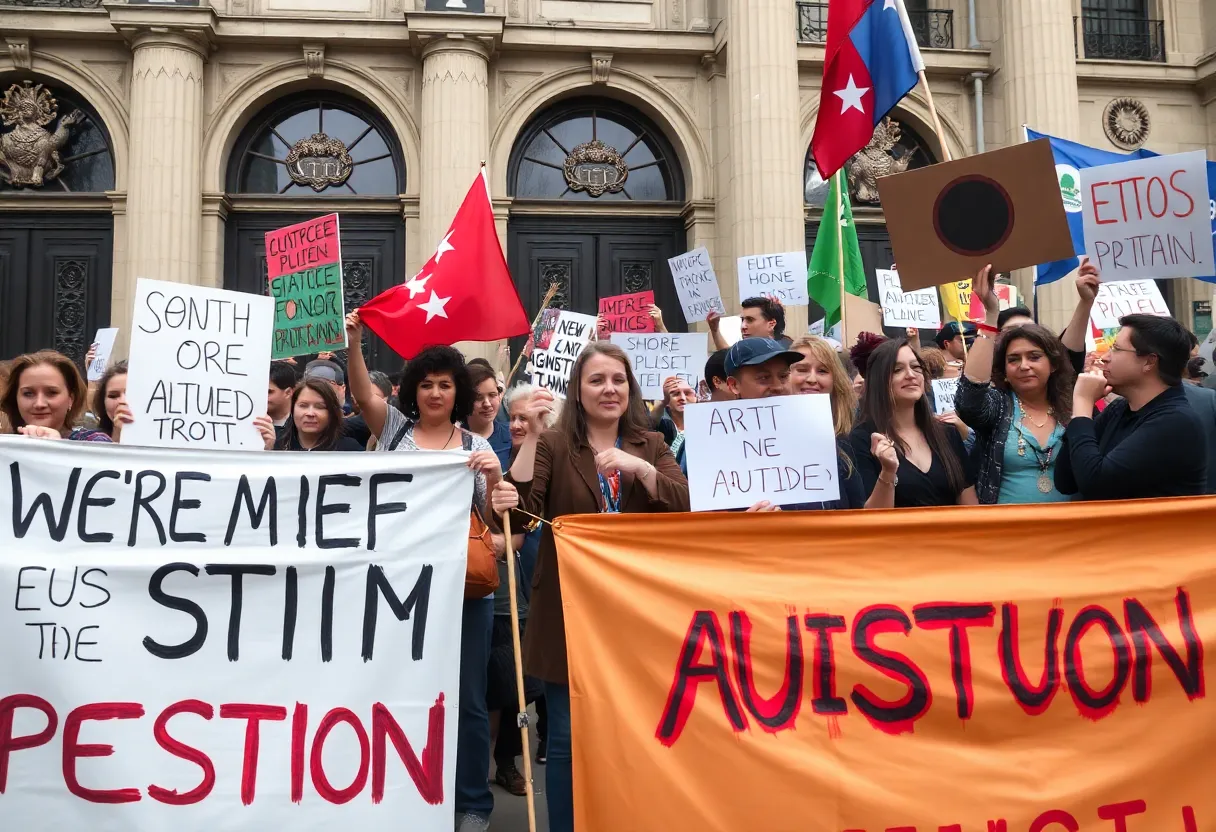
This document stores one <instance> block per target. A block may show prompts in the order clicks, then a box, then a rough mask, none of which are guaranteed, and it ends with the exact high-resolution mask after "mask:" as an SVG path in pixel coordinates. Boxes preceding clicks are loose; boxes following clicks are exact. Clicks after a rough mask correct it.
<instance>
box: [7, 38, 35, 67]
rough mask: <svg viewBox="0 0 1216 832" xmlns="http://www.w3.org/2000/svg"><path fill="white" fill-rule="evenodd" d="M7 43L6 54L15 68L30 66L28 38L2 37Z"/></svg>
mask: <svg viewBox="0 0 1216 832" xmlns="http://www.w3.org/2000/svg"><path fill="white" fill-rule="evenodd" d="M4 41H5V43H6V44H8V56H9V57H10V58H12V60H13V66H15V67H17V69H29V68H30V39H29V38H21V37H9V38H5V39H4Z"/></svg>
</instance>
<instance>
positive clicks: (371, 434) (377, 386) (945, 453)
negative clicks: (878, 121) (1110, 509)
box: [0, 264, 1216, 832]
mask: <svg viewBox="0 0 1216 832" xmlns="http://www.w3.org/2000/svg"><path fill="white" fill-rule="evenodd" d="M1098 281H1099V275H1098V274H1097V271H1096V269H1094V268H1093V266H1091V265H1089V264H1086V265H1085V266H1083V268H1082V269H1081V272H1080V275H1079V277H1078V278H1077V291H1078V296H1079V300H1078V305H1077V310H1076V313H1075V314H1074V316H1073V319H1072V321H1071V322H1070V324H1069V326H1068V328H1067V329H1066V330H1065V331H1064V333H1063V334H1061V335H1056V334H1055V333H1053V332H1051V331H1050V330H1048V329H1046V328H1045V327H1043V326H1040V325H1038V324H1037V323H1035V322H1034V319H1033V316H1032V315H1031V313H1030V312H1029V310H1026V309H1024V308H1020V307H1019V308H1014V309H1006V310H1001V309H999V306H998V302H997V297H996V295H995V293H994V291H993V279H992V275H991V270H990V269H987V268H985V269H983V270H981V271H980V272H978V273H977V274H976V275H975V276H974V278H973V291H974V293H975V295H976V296H977V297H978V298H979V299H980V301H981V302H982V304H983V308H984V311H985V316H984V320H982V321H975V322H968V323H966V324H964V325H962V326H960V325H959V324H957V323H950V324H947V325H946V326H945V327H943V328H942V330H941V331H940V332H938V333H937V335H936V337H935V338H934V345H933V346H923V347H922V346H921V344H920V342H919V338H918V337H917V334H916V331H915V330H911V331H909V333H908V334H906V335H901V336H900V337H896V338H887V337H883V336H881V335H877V334H872V333H865V334H863V335H862V337H860V338H859V339H857V343H856V344H854V345H851V346H850V348H849V349H848V350H847V351H845V350H843V349H840V348H838V347H837V345H835V344H833V343H832V342H829V341H828V340H827V339H824V338H821V337H816V336H813V335H808V336H803V337H800V338H798V339H796V340H792V339H790V338H789V337H787V336H786V335H785V332H784V329H785V319H784V312H783V310H782V309H781V307H780V305H778V304H776V303H774V302H772V301H770V300H767V299H764V298H751V299H748V300H745V301H744V303H743V307H744V312H745V314H744V315H743V323H742V335H743V337H742V338H741V339H740V340H739V341H737V342H736V343H734V344H733V345H729V346H728V345H726V344H725V342H724V340H723V339H722V337H721V333H720V332H719V328H718V326H717V320H716V319H715V320H712V321H710V330H711V332H712V333H713V336H714V351H713V352H712V354H711V355H709V356H708V360H707V362H706V366H705V372H704V377H705V381H706V388H705V389H706V391H707V393H706V395H705V396H704V398H708V399H710V400H712V401H726V400H735V399H757V398H765V397H770V396H782V395H799V394H820V395H827V396H828V397H829V399H830V403H831V413H832V428H833V431H834V433H835V436H836V449H837V457H838V474H839V482H840V484H841V488H840V496H839V498H838V499H835V500H832V501H830V502H823V503H798V504H789V505H774V504H772V503H770V502H768V501H761V502H758V503H756V504H755V505H753V506H751V507H750V508H749V509H747V511H756V512H770V511H805V510H834V509H875V508H888V509H889V508H904V507H917V506H943V505H975V504H1002V503H1046V502H1064V501H1069V500H1095V499H1130V498H1149V497H1172V496H1184V495H1198V494H1204V493H1208V494H1210V493H1216V460H1214V458H1213V457H1214V455H1216V390H1213V389H1211V381H1212V380H1211V379H1206V378H1204V377H1203V375H1202V373H1201V369H1200V365H1201V364H1202V362H1199V364H1198V365H1197V364H1196V363H1195V362H1194V357H1195V355H1196V352H1197V345H1198V341H1197V339H1196V338H1195V337H1194V335H1192V334H1191V333H1190V332H1188V331H1187V330H1186V329H1185V328H1184V327H1183V326H1182V325H1181V324H1179V323H1178V322H1177V321H1175V320H1173V319H1171V318H1162V317H1155V316H1151V315H1129V316H1127V317H1125V318H1123V319H1122V322H1121V323H1122V328H1121V329H1120V331H1119V334H1118V336H1117V338H1116V339H1115V341H1114V344H1113V346H1111V348H1110V350H1109V352H1107V353H1106V354H1105V355H1103V356H1097V355H1094V354H1087V353H1086V351H1085V337H1084V336H1085V331H1086V329H1087V328H1088V327H1089V313H1090V308H1091V307H1092V305H1093V302H1094V297H1095V295H1096V292H1097V287H1098ZM654 318H655V323H656V327H658V328H659V329H662V328H663V323H662V316H661V314H660V313H658V311H657V310H655V314H654ZM346 327H347V334H348V343H349V348H348V350H347V351H346V352H345V354H344V355H343V354H337V355H334V354H321V355H319V356H317V357H316V358H315V359H313V360H309V361H297V360H294V359H291V360H286V361H276V362H273V364H272V366H271V367H270V371H269V385H268V390H267V409H266V414H265V415H264V416H261V417H259V418H258V419H257V420H256V424H257V426H258V428H259V431H260V432H261V435H262V437H263V440H264V443H265V448H266V449H267V450H275V451H297V452H316V451H321V452H324V451H347V452H359V451H378V452H411V451H418V450H427V451H463V452H466V453H467V459H468V461H467V464H468V467H469V468H470V469H471V470H472V471H473V473H474V479H475V487H474V496H473V504H472V505H471V506H470V511H471V517H472V518H474V519H473V520H472V521H471V522H473V523H476V518H482V519H483V521H484V523H485V524H486V527H487V529H488V539H489V544H488V545H489V547H490V548H491V549H492V551H493V553H494V554H495V556H496V557H497V558H498V559H499V560H498V568H499V572H500V574H499V581H498V589H496V590H495V591H494V592H493V593H489V594H484V593H482V594H478V593H474V597H467V598H466V599H465V601H464V606H463V618H462V634H461V651H460V708H459V719H458V742H457V745H458V753H457V766H456V768H457V774H456V791H455V796H454V802H455V806H456V811H457V828H458V829H460V830H465V832H469V830H478V829H484V828H486V827H487V826H488V824H489V818H490V815H491V812H492V810H493V806H494V799H493V795H492V792H491V790H490V774H489V773H490V771H491V759H493V761H494V763H495V766H494V781H495V782H497V783H498V784H499V785H501V786H502V787H503V788H504V789H506V790H507V791H508V792H510V793H511V794H515V795H522V794H524V793H525V783H524V780H523V776H522V774H521V773H520V772H519V769H518V767H517V761H518V759H519V757H520V756H521V755H522V754H524V753H528V750H527V749H525V748H524V747H523V745H522V742H521V738H520V735H519V732H518V731H517V730H515V727H514V725H515V714H516V713H517V712H518V711H519V710H520V703H519V702H518V693H517V690H516V685H515V676H514V669H513V668H514V664H515V657H514V648H513V641H512V635H511V599H510V596H509V590H508V586H509V584H510V582H509V580H508V578H509V575H508V572H507V570H511V569H513V570H515V572H516V578H517V585H518V593H517V598H516V602H517V605H518V615H519V626H520V628H521V629H522V631H523V634H524V666H525V672H526V674H527V684H526V689H525V696H526V698H527V699H528V703H527V704H535V705H536V710H537V712H538V714H539V716H540V721H539V724H538V726H537V728H538V733H539V736H540V745H539V750H538V754H537V762H538V763H546V764H547V766H548V768H547V776H546V780H547V788H546V798H547V801H548V808H549V825H550V829H552V830H554V832H569V831H570V830H572V829H573V827H574V820H573V786H572V770H571V743H572V736H571V725H570V689H569V680H568V670H567V663H566V641H565V629H564V624H563V615H562V601H561V580H560V572H559V569H558V563H557V552H556V548H555V544H554V539H553V535H552V532H551V527H550V525H549V521H551V520H553V519H555V518H557V517H560V516H562V515H566V514H581V513H598V512H684V511H688V510H689V489H688V480H687V477H688V465H687V460H688V458H689V457H690V456H692V455H695V454H696V453H697V449H696V448H695V447H689V446H688V443H687V442H686V439H685V421H684V417H685V410H686V408H687V406H688V405H689V404H691V403H693V402H695V401H697V400H698V393H697V391H696V390H694V389H693V387H691V386H690V385H689V384H688V382H687V380H685V379H682V378H678V377H672V378H669V379H667V380H666V382H665V383H664V385H663V392H664V397H663V400H662V401H660V402H650V403H648V402H645V401H644V400H643V397H642V395H641V391H640V388H639V385H638V382H637V379H636V378H635V377H634V374H633V372H632V370H631V368H630V362H629V360H628V358H627V356H626V355H625V353H624V352H623V351H622V350H621V349H620V348H618V347H616V346H614V345H612V344H611V343H610V342H608V341H607V340H596V341H592V342H591V343H590V344H589V345H588V346H587V347H586V348H585V349H584V350H583V351H582V353H581V354H580V355H579V356H578V358H577V360H576V361H575V363H574V366H573V370H572V372H571V377H570V383H569V388H568V396H567V398H566V399H565V400H564V401H563V400H559V399H557V398H555V397H554V396H553V394H552V393H550V392H549V391H547V390H543V389H538V388H534V387H532V386H531V385H529V384H526V383H521V384H516V385H514V386H510V387H508V381H509V380H508V379H505V378H504V377H503V375H502V374H501V373H499V372H496V370H495V369H494V368H493V367H492V366H491V365H490V363H489V362H488V361H485V360H484V359H472V360H466V359H465V357H464V356H463V355H462V354H461V353H460V352H459V351H458V350H456V349H455V348H453V347H451V346H433V347H428V348H427V349H425V350H423V351H422V352H421V353H420V354H419V355H417V356H416V357H414V358H413V359H411V360H410V361H408V362H407V363H406V365H405V368H404V370H403V371H402V372H401V373H400V374H399V375H397V376H396V377H393V378H390V377H388V376H386V375H385V374H383V373H379V372H370V371H369V370H368V368H367V366H366V364H365V361H364V358H363V352H362V349H361V346H362V339H363V326H362V323H361V321H360V320H359V315H358V313H357V312H356V313H352V314H351V315H349V316H348V318H347V321H346ZM601 328H602V327H601ZM950 377H957V379H958V382H957V391H956V399H955V403H956V410H955V411H954V412H951V413H942V414H938V413H936V412H935V411H936V408H935V405H934V394H933V390H932V387H931V384H930V383H931V381H932V380H933V379H935V378H950ZM126 382H127V367H126V365H125V364H124V363H118V364H114V365H113V366H111V367H110V368H109V369H108V370H107V371H106V372H105V375H104V376H103V377H102V378H101V379H100V381H98V382H96V383H95V384H94V385H92V389H91V390H90V386H89V385H87V384H86V382H85V381H84V379H83V377H82V375H81V373H80V371H79V369H78V368H77V366H76V364H75V363H73V362H72V361H71V360H70V359H68V358H67V357H65V356H63V355H61V354H59V353H56V352H53V351H40V352H35V353H31V354H28V355H22V356H19V357H17V358H16V359H14V360H13V361H11V362H8V363H7V364H5V365H0V431H2V432H4V433H10V434H13V433H15V434H20V435H24V436H27V437H32V438H44V439H52V438H53V439H65V440H72V441H89V442H102V443H104V442H117V441H120V440H121V437H122V431H123V428H124V426H125V425H128V424H130V423H131V422H132V420H133V416H132V409H131V408H130V406H129V405H128V403H127V401H126ZM507 514H509V515H510V516H511V518H512V520H511V525H510V528H511V530H512V532H514V534H513V535H512V539H511V541H510V543H511V546H510V547H509V550H510V551H512V552H514V554H515V557H514V558H513V559H511V560H510V563H508V559H507V558H506V556H505V555H506V553H507V551H508V545H507V540H506V538H505V535H504V531H503V528H504V525H503V524H502V523H501V521H500V520H499V518H501V517H502V516H504V515H507Z"/></svg>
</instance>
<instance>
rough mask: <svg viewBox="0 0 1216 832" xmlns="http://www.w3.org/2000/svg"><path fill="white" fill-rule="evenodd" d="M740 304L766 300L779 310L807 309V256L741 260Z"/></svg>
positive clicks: (763, 256)
mask: <svg viewBox="0 0 1216 832" xmlns="http://www.w3.org/2000/svg"><path fill="white" fill-rule="evenodd" d="M738 269H739V302H740V303H742V302H743V301H745V300H747V299H748V298H756V297H765V298H772V299H773V300H777V301H780V302H781V305H782V306H807V305H809V304H810V302H811V298H810V296H809V295H808V294H807V287H806V280H807V277H806V252H805V251H791V252H787V253H785V254H754V255H750V256H747V257H740V258H739V262H738Z"/></svg>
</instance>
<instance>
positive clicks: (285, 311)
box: [266, 214, 346, 359]
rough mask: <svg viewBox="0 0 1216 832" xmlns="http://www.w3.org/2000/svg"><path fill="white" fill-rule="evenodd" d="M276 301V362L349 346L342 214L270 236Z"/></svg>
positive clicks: (268, 257)
mask: <svg viewBox="0 0 1216 832" xmlns="http://www.w3.org/2000/svg"><path fill="white" fill-rule="evenodd" d="M266 272H267V274H268V275H269V277H270V296H271V297H273V298H274V349H273V352H272V357H273V358H276V359H278V358H290V357H291V356H293V355H305V354H307V353H314V352H325V351H330V352H332V351H333V350H340V349H344V348H345V347H346V327H345V325H344V319H345V317H346V307H345V306H344V301H343V296H342V244H341V242H340V239H339V234H338V215H337V214H329V215H327V216H324V217H317V218H316V219H315V220H309V221H308V222H302V223H299V224H297V225H289V226H287V227H286V228H280V229H278V230H277V231H268V232H266Z"/></svg>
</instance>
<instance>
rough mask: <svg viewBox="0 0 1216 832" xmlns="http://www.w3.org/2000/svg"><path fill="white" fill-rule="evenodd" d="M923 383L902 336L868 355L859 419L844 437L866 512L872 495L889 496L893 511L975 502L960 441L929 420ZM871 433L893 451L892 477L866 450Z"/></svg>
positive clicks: (924, 375) (911, 350)
mask: <svg viewBox="0 0 1216 832" xmlns="http://www.w3.org/2000/svg"><path fill="white" fill-rule="evenodd" d="M928 384H929V374H928V373H927V372H926V371H925V367H924V364H923V363H922V362H921V360H920V355H919V354H918V353H917V351H916V349H915V347H913V346H912V345H911V344H909V343H908V339H907V338H906V337H901V338H896V339H892V340H889V341H884V342H883V343H881V344H879V345H878V346H877V347H875V348H874V351H873V352H872V353H870V356H869V358H868V360H867V362H866V388H865V394H864V395H863V396H862V400H861V417H860V421H859V423H858V424H857V426H856V427H855V428H853V432H852V434H851V435H850V438H851V441H852V445H853V458H854V459H855V460H856V462H857V467H858V469H859V470H860V471H861V476H862V480H863V481H864V482H865V486H866V491H867V493H869V494H870V496H871V501H869V502H867V505H868V506H870V507H875V503H876V502H877V501H875V500H874V497H875V495H876V494H877V495H879V497H880V500H881V501H882V502H883V503H884V504H885V503H886V500H887V494H890V500H891V502H890V503H889V505H892V506H894V507H896V508H906V507H913V506H945V505H955V504H958V505H974V504H975V502H976V498H975V488H973V487H972V485H971V479H970V477H969V475H968V472H967V466H966V461H967V453H966V451H965V450H964V448H963V441H962V439H960V438H959V435H958V432H957V431H954V430H951V429H949V428H947V427H945V426H943V425H942V424H941V423H939V422H938V421H937V419H935V418H933V408H932V407H930V405H929V397H928V396H927V395H925V388H926V387H927V386H928ZM876 434H877V436H878V437H882V438H885V439H887V440H889V441H890V442H891V444H892V445H894V447H895V453H896V456H897V458H898V460H899V465H898V467H897V468H896V469H895V471H894V472H893V473H888V472H884V471H883V470H882V464H881V462H880V461H879V458H878V457H877V456H876V455H875V453H874V452H873V450H872V449H873V448H874V447H875V443H876V442H877V441H878V439H877V438H876V437H875V435H876Z"/></svg>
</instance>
